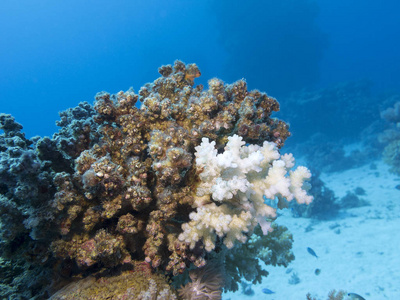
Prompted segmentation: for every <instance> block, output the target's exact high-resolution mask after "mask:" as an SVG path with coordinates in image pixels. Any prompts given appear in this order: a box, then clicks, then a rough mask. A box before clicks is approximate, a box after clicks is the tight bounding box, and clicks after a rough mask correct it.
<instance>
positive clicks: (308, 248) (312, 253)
mask: <svg viewBox="0 0 400 300" xmlns="http://www.w3.org/2000/svg"><path fill="white" fill-rule="evenodd" d="M307 251H308V253H310V254H311V255H312V256H315V257H316V258H318V256H317V254H315V251H314V250H313V249H311V248H310V247H307Z"/></svg>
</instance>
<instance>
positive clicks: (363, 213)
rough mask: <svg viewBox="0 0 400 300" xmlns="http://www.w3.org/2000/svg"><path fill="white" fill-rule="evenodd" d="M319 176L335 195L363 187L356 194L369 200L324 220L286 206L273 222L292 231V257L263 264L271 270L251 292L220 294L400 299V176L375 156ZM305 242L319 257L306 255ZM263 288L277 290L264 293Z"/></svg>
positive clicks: (276, 299) (286, 299)
mask: <svg viewBox="0 0 400 300" xmlns="http://www.w3.org/2000/svg"><path fill="white" fill-rule="evenodd" d="M321 179H322V180H323V181H324V183H325V185H326V186H327V187H328V188H330V189H332V190H333V191H334V193H335V196H336V197H337V198H341V197H343V196H345V195H346V193H347V192H352V191H354V189H355V188H357V187H361V188H363V189H364V190H365V192H366V193H365V195H363V196H360V198H362V199H364V200H367V201H368V202H369V203H370V205H369V206H363V207H359V208H352V209H346V210H341V211H340V214H339V215H338V216H337V217H336V218H335V219H332V220H328V221H317V220H312V219H306V218H294V217H292V216H291V213H290V211H288V210H285V211H283V215H282V216H280V217H279V218H278V219H277V223H278V224H280V225H285V226H287V227H288V228H289V230H290V231H291V232H292V233H293V237H294V243H293V249H292V250H293V253H294V255H295V256H296V259H295V260H294V261H293V262H292V263H291V264H290V265H289V266H288V268H284V267H271V266H268V267H266V269H267V270H268V272H269V273H270V274H269V276H268V277H267V278H264V280H263V282H262V283H261V284H258V285H253V286H252V289H253V290H254V294H253V295H252V296H248V295H245V294H243V293H242V291H240V290H239V291H238V292H236V293H226V294H223V299H225V300H228V299H230V300H236V299H251V298H254V299H268V300H269V299H271V300H292V299H293V300H305V299H306V294H307V293H310V294H311V295H312V296H313V297H315V298H316V299H318V300H326V299H328V293H329V292H330V291H331V290H333V289H335V290H337V291H338V290H344V291H346V292H352V293H357V294H359V295H361V296H362V297H364V298H365V299H366V300H370V299H373V300H380V299H392V300H395V299H400V190H399V189H397V188H396V186H397V185H399V184H400V177H399V176H397V175H394V174H391V173H389V171H388V167H387V166H386V165H385V164H384V163H382V162H380V161H377V162H374V163H373V164H371V165H365V166H363V167H360V168H356V169H350V170H347V171H344V172H340V173H339V172H338V173H332V174H321ZM307 247H310V248H312V249H313V250H314V251H315V253H316V254H317V255H318V258H316V257H314V256H312V255H310V254H309V253H308V252H307ZM316 269H319V270H320V274H319V275H316V274H315V270H316ZM294 274H295V275H297V277H298V278H299V279H300V282H299V283H297V284H293V276H295V275H294ZM289 281H292V283H289ZM263 288H268V289H270V290H272V291H274V292H275V293H274V294H264V293H263V292H262V289H263ZM345 299H348V297H345Z"/></svg>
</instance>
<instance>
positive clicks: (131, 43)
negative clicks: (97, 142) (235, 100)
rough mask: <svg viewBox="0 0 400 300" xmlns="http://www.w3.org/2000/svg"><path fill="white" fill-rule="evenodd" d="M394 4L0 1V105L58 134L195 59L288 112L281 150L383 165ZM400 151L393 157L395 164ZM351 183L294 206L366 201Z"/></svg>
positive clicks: (397, 24)
mask: <svg viewBox="0 0 400 300" xmlns="http://www.w3.org/2000/svg"><path fill="white" fill-rule="evenodd" d="M399 12H400V1H398V0H383V1H372V0H353V1H349V0H335V1H328V0H263V1H261V0H259V1H256V0H249V1H236V0H229V1H228V0H219V1H211V0H205V1H192V0H171V1H165V0H164V1H163V0H146V1H140V0H131V1H129V0H114V1H105V0H87V1H78V0H71V1H58V0H37V1H34V0H17V1H16V0H1V1H0V113H7V114H12V115H13V116H14V117H15V119H16V121H17V122H19V123H20V124H22V125H23V132H24V133H25V134H26V137H27V138H31V137H34V136H37V135H39V136H50V137H51V136H52V135H53V133H55V132H57V130H58V129H59V128H58V127H57V126H56V125H55V122H56V121H57V120H59V115H58V113H59V112H60V111H64V110H66V109H68V108H71V107H75V106H77V105H78V103H79V102H81V101H88V102H89V103H92V102H93V100H94V96H95V94H96V93H97V92H100V91H107V92H110V93H117V92H119V91H121V90H123V91H126V90H128V89H129V88H130V87H133V89H134V91H135V92H136V93H137V92H138V91H139V89H140V87H142V86H143V85H144V84H146V83H147V82H152V81H154V80H155V79H156V78H157V77H159V76H160V75H159V73H158V71H157V70H158V68H159V67H160V66H162V65H166V64H173V62H174V61H175V60H176V59H179V60H182V61H184V62H185V63H196V64H197V65H198V67H199V69H200V70H201V77H199V78H196V79H195V84H196V85H197V84H203V85H204V86H205V87H207V81H208V80H209V79H211V78H213V77H218V78H220V79H222V80H223V81H224V82H225V83H232V82H234V81H236V80H239V79H241V78H245V79H246V81H247V85H248V87H249V89H259V90H261V91H265V92H266V93H268V95H270V96H272V97H276V98H277V99H278V101H279V102H280V110H281V112H279V113H275V114H274V115H273V116H274V117H278V118H282V119H283V120H285V121H287V122H288V123H289V124H290V131H291V132H292V137H290V138H289V139H288V141H287V143H286V148H284V149H285V151H284V152H288V151H292V152H294V153H295V154H296V155H297V156H298V157H301V160H302V163H304V164H306V165H307V166H308V167H309V168H310V169H311V170H312V172H313V174H317V175H318V174H320V173H322V174H325V175H324V176H325V177H324V176H322V177H323V178H331V177H329V176H331V174H341V173H340V172H346V171H348V170H351V169H352V168H354V169H356V168H362V167H363V166H364V167H365V166H366V165H367V166H369V168H370V170H371V172H375V170H376V168H378V169H379V170H380V171H379V172H380V175H382V173H383V171H382V170H386V171H387V169H385V167H382V165H381V164H379V163H380V162H381V158H382V156H383V154H382V153H384V151H385V150H384V149H385V148H386V147H387V145H388V144H389V143H391V142H393V141H394V140H396V139H398V140H400V133H399V131H398V130H399V128H400V127H399V125H398V124H400V119H399V120H398V121H395V122H394V123H393V120H389V119H390V118H385V117H382V118H381V112H383V111H387V110H388V109H390V108H394V107H395V103H400V96H399V95H400V85H399V83H400V50H399V49H400V17H399ZM399 108H400V104H399ZM398 115H400V112H398ZM390 122H392V123H390ZM396 124H397V125H396ZM396 126H397V127H396ZM396 128H397V129H396ZM393 130H394V131H396V130H397V131H396V132H397V133H396V132H395V133H393ZM0 134H2V132H1V130H0ZM389 135H390V137H389ZM286 149H287V150H286ZM398 153H400V146H399V147H398ZM397 155H398V154H397ZM398 157H399V156H398ZM398 157H397V161H398V162H397V163H398V165H394V166H393V165H391V166H389V167H390V168H392V173H394V174H396V175H400V162H399V161H400V159H399V158H398ZM377 161H378V162H379V163H376V162H377ZM377 165H378V167H377ZM386 168H387V167H386ZM362 170H364V169H362ZM376 173H378V172H376ZM326 174H330V175H326ZM388 174H389V173H388ZM383 176H386V175H383ZM390 176H393V174H391V175H390ZM390 179H391V180H392V181H390V183H391V184H392V182H394V183H393V184H392V185H391V186H390V188H391V189H392V190H394V189H395V188H396V189H400V187H399V185H397V187H396V186H395V183H396V182H397V181H398V179H393V177H390ZM397 183H398V182H397ZM320 184H321V183H315V185H316V186H319V185H320ZM328 185H329V183H328ZM353 185H354V189H353V190H351V189H349V190H348V194H349V193H350V196H348V197H347V194H346V193H344V195H340V197H339V196H338V197H336V198H335V196H334V195H333V194H329V195H327V192H326V191H327V190H324V189H322V190H323V191H324V192H323V193H325V194H324V197H325V198H326V199H328V198H329V199H331V200H332V201H333V202H335V201H336V202H335V203H333V202H332V203H330V204H329V205H330V206H329V207H330V208H329V209H330V211H329V213H326V211H324V210H323V207H322V208H321V207H320V208H315V209H314V211H313V212H310V211H304V210H301V209H300V210H299V211H296V212H293V217H296V218H297V217H302V218H316V219H317V220H318V221H321V222H323V221H326V220H332V219H335V218H339V217H340V218H345V217H347V216H348V215H346V214H347V211H346V212H344V209H348V208H349V205H350V208H355V207H363V206H364V205H365V203H363V202H362V201H363V199H362V198H363V197H362V196H363V194H362V193H363V192H362V191H360V190H358V192H359V193H361V194H359V195H358V194H357V192H356V188H357V183H352V185H351V186H352V187H353ZM0 187H1V186H0ZM344 189H345V188H344ZM334 192H337V191H334ZM346 192H347V191H346ZM367 192H370V193H371V194H373V189H372V191H367ZM319 193H322V192H321V191H319ZM352 193H353V194H352ZM354 195H356V198H357V196H359V197H358V198H360V199H361V200H360V199H358V200H357V199H356V198H354V197H353V196H354ZM345 197H347V198H345ZM352 197H353V198H352ZM325 198H324V199H325ZM335 199H336V200H335ZM394 200H395V199H394ZM346 201H347V202H346ZM351 201H353V202H351ZM354 201H355V202H354ZM357 201H359V202H357ZM350 202H351V203H350ZM349 203H350V204H349ZM346 205H347V206H346ZM352 205H353V206H352ZM396 205H397V206H398V203H396ZM291 209H292V210H295V208H291ZM388 209H389V208H388ZM395 211H396V210H395ZM310 214H312V216H311V215H310ZM391 217H393V218H396V217H395V216H391ZM397 217H398V216H397ZM278 220H279V219H278ZM342 221H343V219H342ZM278 223H279V222H278ZM343 227H345V225H343ZM395 242H397V243H399V241H395ZM383 246H384V245H383ZM313 247H314V246H313ZM303 248H304V247H303ZM304 249H306V248H304ZM304 249H303V250H304ZM313 249H314V248H313ZM319 250H320V251H322V250H321V249H319ZM318 254H319V253H318ZM323 256H324V255H322V257H323ZM318 274H319V273H318ZM322 274H324V273H322ZM243 284H244V285H245V286H246V287H248V288H249V289H250V288H251V285H247V283H243ZM268 288H271V290H273V291H274V292H275V291H276V289H275V287H273V286H272V287H271V286H268ZM268 288H267V286H265V287H264V290H265V291H269V289H268ZM336 288H338V287H336ZM359 292H362V291H359ZM238 293H239V294H240V291H239V292H238ZM264 293H265V294H268V293H266V292H264ZM377 293H378V294H379V292H377ZM270 294H272V293H270ZM389 294H390V295H393V293H389ZM242 296H243V295H242ZM263 296H265V295H263ZM268 296H269V295H268ZM266 297H267V296H266ZM271 297H272V296H271ZM399 297H400V296H399ZM265 299H267V298H265ZM268 299H270V298H268ZM271 299H272V298H271ZM276 299H277V298H276ZM293 299H295V298H293ZM297 299H304V295H301V297H300V298H297ZM382 299H383V298H382ZM385 299H386V298H385ZM399 299H400V298H399Z"/></svg>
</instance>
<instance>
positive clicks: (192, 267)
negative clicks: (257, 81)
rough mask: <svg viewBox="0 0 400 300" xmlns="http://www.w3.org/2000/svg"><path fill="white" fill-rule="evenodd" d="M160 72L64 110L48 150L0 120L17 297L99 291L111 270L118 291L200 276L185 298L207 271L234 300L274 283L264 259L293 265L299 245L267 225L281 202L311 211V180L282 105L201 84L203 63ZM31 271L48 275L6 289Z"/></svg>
mask: <svg viewBox="0 0 400 300" xmlns="http://www.w3.org/2000/svg"><path fill="white" fill-rule="evenodd" d="M159 73H160V74H161V75H162V76H161V77H160V78H158V79H156V80H155V81H154V82H153V83H148V84H146V85H145V86H144V87H142V88H141V89H140V91H139V93H138V94H135V92H134V91H133V90H132V89H129V90H128V91H126V92H122V91H121V92H119V93H117V94H116V95H110V94H108V93H106V92H101V93H98V94H97V95H96V98H95V103H94V106H93V107H92V106H91V105H90V104H88V103H86V102H84V103H81V104H79V106H78V107H76V108H74V109H69V110H67V111H65V112H62V113H61V114H60V116H61V121H59V122H58V123H57V124H58V125H59V126H60V127H61V129H60V130H59V132H57V133H56V134H54V135H53V137H52V138H49V137H44V138H40V137H35V138H32V139H31V140H27V139H26V138H25V137H24V135H23V133H21V130H22V126H21V125H20V124H18V123H16V122H15V121H14V119H13V118H12V117H11V116H10V115H5V114H1V115H0V124H1V127H0V129H2V130H3V132H4V133H3V134H2V139H1V140H0V162H1V164H0V179H1V184H0V212H1V215H0V220H1V227H0V229H1V244H0V247H1V253H2V256H3V257H4V258H5V259H6V260H7V262H12V261H14V262H16V261H18V265H20V266H23V267H21V268H19V269H18V268H15V269H11V268H10V267H9V264H3V265H2V266H1V268H2V269H3V270H9V274H8V275H0V278H1V280H2V282H5V283H7V286H8V287H9V288H10V293H9V295H11V294H18V295H21V294H22V293H30V295H29V296H26V297H25V298H24V297H22V298H24V299H29V298H30V299H34V297H37V298H46V297H48V296H50V295H51V294H53V293H54V292H56V291H57V290H59V289H61V288H62V287H63V286H68V284H69V283H70V282H72V281H76V279H78V278H83V277H87V278H88V279H86V280H84V281H82V282H81V283H79V284H77V285H78V286H80V285H82V286H87V285H93V286H95V285H96V283H95V282H96V281H95V279H93V278H100V277H104V276H103V275H99V274H102V273H104V272H105V270H106V273H107V274H108V275H107V276H108V277H107V278H108V279H107V280H110V282H113V280H112V279H111V278H114V279H115V280H116V281H115V282H118V280H119V279H117V277H118V276H122V277H124V278H126V280H131V279H128V277H129V276H128V275H127V273H124V272H127V271H128V272H129V271H131V270H135V268H137V266H138V263H142V264H146V266H149V269H151V272H159V273H161V274H163V275H167V276H170V277H171V278H172V281H173V282H175V283H178V282H181V283H182V284H184V283H187V282H188V280H189V277H192V282H191V283H190V282H189V283H188V286H186V287H184V288H182V289H183V290H184V289H186V290H190V289H191V287H193V286H194V285H195V283H196V282H197V283H199V282H200V283H203V281H201V278H203V277H204V276H206V273H207V272H206V271H205V270H207V269H206V268H207V267H204V266H207V264H208V263H209V262H210V261H211V260H217V261H218V262H219V263H220V265H221V266H222V267H221V268H222V269H223V270H224V272H223V276H225V277H230V278H231V280H230V281H224V286H223V288H224V289H226V290H230V289H237V286H238V285H237V283H238V282H240V280H241V277H242V276H244V277H245V278H246V279H247V280H250V281H253V282H259V281H260V280H261V276H266V275H267V272H266V271H265V270H262V269H261V267H260V266H259V265H258V262H257V261H256V259H255V257H257V256H258V257H260V258H261V259H262V260H264V261H265V262H266V263H267V264H272V265H275V264H278V265H284V266H286V265H287V264H288V262H289V261H290V260H292V259H293V256H292V255H291V252H290V248H291V243H292V239H291V235H290V234H289V233H287V232H286V230H285V229H283V228H280V227H274V226H275V225H271V222H272V221H274V220H275V218H276V209H277V208H282V207H285V206H286V205H287V204H286V201H291V200H292V199H296V200H297V201H298V202H301V203H309V202H310V201H311V200H312V197H311V196H309V195H308V194H307V192H306V191H307V189H308V187H309V186H308V184H307V183H306V182H305V181H306V180H307V179H309V177H310V175H311V174H310V172H309V171H308V169H306V168H305V167H301V166H300V167H298V168H296V169H294V170H292V168H293V166H294V159H293V157H292V156H291V155H290V154H284V155H281V154H280V153H279V149H280V148H281V147H282V146H283V145H284V143H285V141H286V138H287V137H288V136H289V135H290V133H289V131H288V125H287V124H286V123H284V122H283V121H281V120H278V119H276V118H272V117H271V114H272V113H273V112H274V111H278V110H279V104H278V102H277V101H276V100H275V99H274V98H271V97H269V96H267V95H266V94H265V93H261V92H259V91H257V90H253V91H248V90H247V86H246V82H245V81H244V80H239V81H237V82H235V83H233V84H225V83H223V82H222V81H221V80H219V79H216V78H213V79H211V80H209V82H208V85H209V88H208V89H203V86H201V85H198V86H194V80H195V78H197V77H198V76H200V74H201V73H200V71H199V69H198V67H197V66H196V65H195V64H188V65H185V64H184V63H183V62H181V61H176V62H175V64H174V65H173V66H171V65H166V66H162V67H161V68H159ZM138 101H140V102H141V103H142V105H141V107H140V108H138V107H136V104H137V102H138ZM200 219H201V221H200ZM273 228H275V230H273ZM271 231H272V233H271ZM255 245H256V246H255ZM235 256H236V257H240V262H238V261H237V260H236V259H235ZM247 262H250V263H247ZM3 266H4V267H3ZM25 266H26V268H27V269H29V270H30V272H31V274H32V273H33V272H34V271H35V270H36V271H35V272H36V273H37V274H41V276H35V278H36V280H33V281H32V282H36V283H38V285H37V286H36V287H33V288H32V289H30V290H29V291H23V285H16V284H15V283H14V282H12V280H10V278H11V277H15V276H19V275H21V274H23V272H24V268H25ZM150 267H151V268H150ZM202 270H203V271H202ZM189 271H190V272H189ZM202 272H203V273H202ZM196 274H197V275H196ZM7 276H8V277H7ZM88 276H94V277H88ZM116 276H117V277H116ZM122 277H121V278H122ZM206 277H207V278H211V277H210V276H206ZM40 278H44V281H43V282H42V281H40ZM90 278H92V279H90ZM26 280H27V279H26ZM96 280H97V279H96ZM124 280H125V279H124ZM132 280H134V279H132ZM135 280H136V279H135ZM199 280H200V281H199ZM88 282H89V283H88ZM168 284H170V283H168ZM27 286H28V285H27ZM96 286H97V285H96ZM150 287H153V290H154V289H155V290H157V292H150V294H149V295H147V296H146V295H144V294H143V295H142V296H140V295H136V294H135V297H142V298H143V299H150V298H151V297H156V296H155V295H156V294H157V293H158V294H157V295H159V296H158V297H161V296H160V295H161V294H160V293H161V290H163V291H164V290H165V288H164V287H165V285H164V284H162V283H160V282H158V281H157V280H156V281H155V282H153V281H151V280H150V279H149V280H147V281H146V289H147V288H149V289H150ZM171 287H172V285H171ZM70 288H71V286H70ZM221 288H222V287H221ZM71 289H75V288H74V287H72V288H71ZM76 289H78V287H76ZM99 289H100V287H99ZM135 292H136V291H135ZM98 293H100V294H101V293H103V292H100V290H98ZM104 293H105V292H104ZM163 293H164V292H163ZM166 293H167V292H166ZM218 293H219V294H218V295H220V292H218ZM163 295H164V294H163ZM213 295H217V294H213ZM146 297H147V298H146ZM215 297H217V296H215ZM217 298H218V297H217Z"/></svg>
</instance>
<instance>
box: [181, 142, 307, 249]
mask: <svg viewBox="0 0 400 300" xmlns="http://www.w3.org/2000/svg"><path fill="white" fill-rule="evenodd" d="M195 149H196V153H195V156H196V168H197V171H198V172H199V178H200V183H199V185H198V187H197V189H196V195H197V198H198V199H196V200H195V202H194V206H195V207H196V211H195V212H193V213H191V214H190V219H191V221H189V222H188V223H185V224H183V226H182V229H183V232H182V233H181V234H180V236H179V239H180V240H181V241H186V242H187V243H189V244H190V246H191V247H192V248H193V247H194V245H195V244H196V242H197V241H199V240H200V239H201V240H202V241H203V243H204V245H205V248H206V250H207V251H211V250H213V249H214V248H215V241H216V238H217V236H219V237H220V238H222V239H223V242H224V244H225V245H226V246H227V247H228V248H232V247H233V245H234V243H235V242H236V241H238V242H241V243H244V242H246V239H247V235H246V233H249V232H252V231H253V229H254V227H255V226H256V225H257V224H259V225H260V226H261V228H262V229H263V232H264V234H267V233H268V231H270V222H269V220H270V219H274V218H275V217H276V209H275V208H273V207H271V206H269V205H267V204H266V203H265V201H264V199H265V198H268V199H271V200H275V198H276V197H280V198H282V197H283V198H286V199H287V200H288V201H291V200H293V199H296V200H297V202H299V203H306V204H309V203H310V202H311V201H312V197H311V196H309V195H308V194H307V189H308V187H309V186H308V185H307V184H305V180H307V179H309V178H310V176H311V173H310V171H309V170H308V169H307V168H305V167H302V166H300V167H298V168H297V169H296V170H294V171H292V170H291V168H292V167H293V166H294V158H293V156H292V155H291V154H284V155H282V156H281V155H280V154H279V151H278V149H277V147H276V145H275V144H274V143H272V142H264V143H263V146H262V147H260V146H257V145H248V146H246V145H245V142H244V141H243V140H242V138H241V137H240V136H238V135H234V136H232V137H229V138H228V143H227V144H226V146H225V148H224V150H225V151H224V152H223V153H221V154H218V152H217V150H216V149H215V142H210V141H209V139H207V138H203V139H202V143H201V144H200V145H199V146H197V147H196V148H195Z"/></svg>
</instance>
